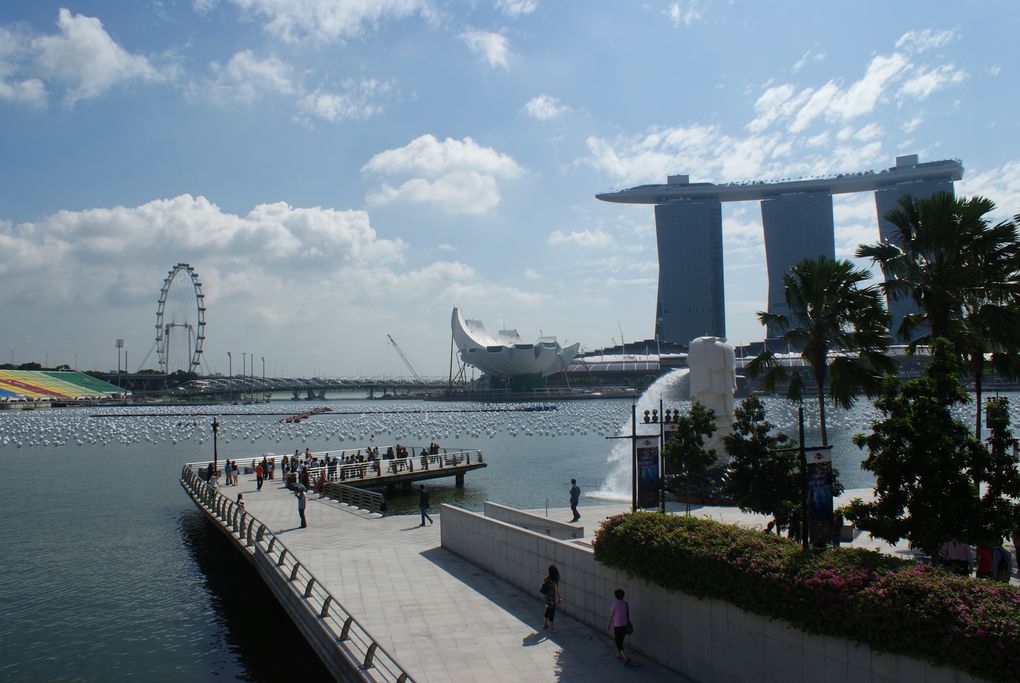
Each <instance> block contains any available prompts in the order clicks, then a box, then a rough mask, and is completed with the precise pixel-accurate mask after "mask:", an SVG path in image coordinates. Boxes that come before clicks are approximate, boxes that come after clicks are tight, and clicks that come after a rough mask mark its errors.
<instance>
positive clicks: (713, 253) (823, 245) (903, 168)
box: [596, 155, 963, 344]
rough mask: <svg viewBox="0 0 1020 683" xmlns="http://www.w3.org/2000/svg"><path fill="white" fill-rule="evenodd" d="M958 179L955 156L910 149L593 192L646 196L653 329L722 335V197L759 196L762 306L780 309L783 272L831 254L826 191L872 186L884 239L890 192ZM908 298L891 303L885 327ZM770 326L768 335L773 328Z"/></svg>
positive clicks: (683, 336)
mask: <svg viewBox="0 0 1020 683" xmlns="http://www.w3.org/2000/svg"><path fill="white" fill-rule="evenodd" d="M961 178H963V166H962V164H961V163H960V162H959V161H956V160H947V161H933V162H927V163H919V162H918V160H917V155H908V156H902V157H897V159H896V165H895V166H894V167H892V168H889V169H887V170H884V171H879V172H873V171H867V172H860V173H841V174H839V175H835V176H828V177H822V178H809V179H783V180H780V181H778V182H763V181H753V182H745V183H726V184H719V185H717V184H715V183H692V182H690V180H689V177H688V176H686V175H675V176H669V177H668V178H667V182H666V184H655V185H639V186H637V187H632V188H630V189H627V190H620V191H619V192H607V193H605V194H599V195H596V197H597V198H598V199H601V200H603V201H607V202H621V203H626V204H654V205H655V230H656V241H657V244H658V250H659V291H658V301H657V303H656V309H655V310H656V314H655V337H656V339H659V340H661V341H669V342H676V343H680V344H688V343H690V341H691V340H692V339H695V338H697V337H700V336H706V335H712V336H720V337H721V336H725V334H726V316H725V308H726V307H725V298H724V294H723V277H724V276H723V253H722V210H721V202H737V201H759V202H761V211H762V224H763V228H764V232H765V252H766V256H765V259H766V268H767V270H768V281H769V292H768V304H767V310H768V311H769V312H770V313H781V314H786V313H788V309H787V307H786V299H785V296H784V294H783V275H784V274H785V273H786V272H788V271H789V269H790V267H791V266H793V265H794V264H796V263H798V262H799V261H801V260H803V259H804V258H808V257H810V258H817V257H818V256H828V257H833V256H834V254H835V238H834V235H833V229H834V223H833V217H832V195H833V194H842V193H852V192H874V193H875V203H876V206H877V208H878V214H879V219H880V220H879V231H880V232H879V234H880V237H881V239H883V240H885V239H890V238H891V236H892V226H891V225H889V224H888V223H887V222H886V221H884V220H883V219H882V217H883V216H884V215H885V213H886V212H887V211H888V209H891V208H893V207H895V206H896V203H897V202H898V201H899V198H900V197H901V196H903V195H904V194H910V195H912V196H914V198H920V197H926V196H929V195H931V194H933V193H935V192H938V191H942V190H945V191H949V192H952V189H953V181H955V180H960V179H961ZM910 307H911V304H910V302H909V301H906V302H893V304H892V306H891V311H892V315H893V319H894V322H893V328H892V329H893V330H895V329H896V327H897V326H898V324H899V320H901V319H902V317H903V315H904V312H905V311H906V310H909V309H910ZM777 332H778V331H776V330H769V331H768V336H770V337H772V336H777Z"/></svg>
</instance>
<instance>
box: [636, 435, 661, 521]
mask: <svg viewBox="0 0 1020 683" xmlns="http://www.w3.org/2000/svg"><path fill="white" fill-rule="evenodd" d="M634 445H635V458H636V460H637V462H636V463H635V465H636V467H637V506H638V507H639V508H651V507H658V505H659V438H658V437H657V436H654V437H647V438H645V437H643V438H639V439H638V440H637V441H636V443H635V444H634Z"/></svg>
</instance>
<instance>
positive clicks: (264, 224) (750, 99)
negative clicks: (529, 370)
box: [0, 0, 1020, 376]
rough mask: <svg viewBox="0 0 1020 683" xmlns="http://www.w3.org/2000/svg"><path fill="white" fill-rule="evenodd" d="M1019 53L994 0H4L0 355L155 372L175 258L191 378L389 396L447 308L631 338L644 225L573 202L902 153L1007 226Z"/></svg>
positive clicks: (862, 213)
mask: <svg viewBox="0 0 1020 683" xmlns="http://www.w3.org/2000/svg"><path fill="white" fill-rule="evenodd" d="M1018 30H1020V12H1018V11H1017V7H1016V4H1015V1H1014V0H1003V1H994V0H989V1H986V2H980V3H974V4H970V5H967V8H966V11H963V8H962V6H961V5H960V4H959V3H949V2H944V1H942V0H926V1H925V2H918V1H914V0H907V1H903V2H895V3H890V2H887V1H877V0H876V1H871V0H862V1H859V2H854V3H819V2H792V1H783V0H778V1H777V2H769V3H762V2H757V1H753V0H730V1H718V2H714V1H712V0H688V1H686V2H669V1H654V0H647V1H645V2H602V1H597V2H596V1H592V0H588V1H585V2H582V1H580V0H462V1H459V2H447V1H445V0H162V1H157V0H138V1H136V2H130V3H126V2H93V1H81V2H70V1H69V0H64V1H63V2H56V3H51V2H47V1H46V0H30V1H24V2H21V1H17V0H7V1H6V2H4V3H0V320H3V325H2V327H0V329H2V332H0V362H9V361H10V359H12V358H13V360H14V361H15V362H17V363H23V362H27V361H32V360H35V361H39V362H46V361H48V362H49V364H50V365H56V364H57V363H68V364H71V365H74V364H75V363H77V367H79V369H94V368H95V369H110V368H113V367H115V366H116V364H117V351H116V349H115V348H114V341H115V339H124V340H125V345H126V350H127V353H128V354H129V355H128V366H129V367H130V368H131V369H132V370H134V369H136V368H137V367H138V366H139V365H141V364H142V361H143V360H145V359H147V360H146V362H145V367H155V354H154V353H152V352H151V350H152V348H153V346H154V338H155V322H156V309H157V301H158V299H159V295H160V288H161V287H162V285H163V279H164V278H165V277H166V276H167V274H168V272H169V270H170V269H171V268H173V266H174V264H177V263H182V262H183V263H189V264H191V265H192V266H193V267H194V269H195V272H196V273H197V275H198V278H199V279H200V281H201V283H202V288H203V292H204V294H205V304H206V309H207V310H206V329H205V333H206V339H205V349H204V351H205V360H204V363H203V367H202V369H203V371H209V372H214V373H215V372H226V371H227V369H228V363H230V364H232V370H233V371H234V372H235V373H237V372H239V367H240V359H241V356H242V353H244V354H245V355H246V356H248V357H255V358H258V359H259V362H258V363H257V365H256V367H255V374H260V373H261V371H262V366H261V360H262V359H265V365H266V372H267V374H269V375H277V376H295V375H303V376H311V375H318V376H326V375H329V376H387V375H389V376H406V375H408V374H409V371H408V370H407V369H406V368H405V367H404V365H403V363H402V361H401V359H400V357H399V355H398V354H397V352H396V351H395V350H394V349H393V348H392V347H391V346H390V344H389V341H388V339H387V336H386V335H387V334H390V335H392V336H393V337H394V339H396V341H397V342H398V344H399V345H400V347H401V349H402V350H403V351H404V353H405V354H406V355H407V356H408V357H409V358H410V360H411V362H412V363H413V364H414V365H415V366H416V368H417V371H418V372H419V373H421V374H423V375H433V376H445V375H446V374H447V373H448V371H449V365H450V313H451V310H452V308H453V307H454V306H459V307H461V309H462V310H463V311H464V313H465V315H466V317H468V318H474V319H478V320H481V321H483V322H484V323H485V325H486V326H487V327H488V328H489V329H491V330H498V329H501V328H513V329H517V330H518V331H519V332H520V334H521V336H522V337H523V338H524V339H525V340H526V341H527V340H532V339H534V338H536V337H538V336H539V335H555V336H557V337H558V339H559V340H560V342H561V343H574V342H580V343H581V344H582V348H584V349H596V348H599V347H602V346H608V345H612V344H614V343H616V342H618V341H619V340H620V339H621V338H622V339H623V340H624V341H627V342H630V341H634V340H640V339H646V338H649V337H652V336H653V333H654V312H655V297H656V282H657V274H658V263H657V254H656V247H655V232H654V216H653V209H652V207H650V206H629V205H621V204H611V203H606V202H601V201H598V200H596V199H595V194H597V193H599V192H605V191H609V190H613V189H622V188H625V187H629V186H632V185H637V184H642V183H653V182H665V178H666V175H667V174H676V173H687V174H690V176H691V181H692V182H730V181H744V180H768V179H778V178H787V177H803V176H810V175H819V174H835V173H846V172H856V171H863V170H880V169H884V168H888V167H889V166H892V165H893V163H894V158H895V157H896V156H897V155H900V154H913V153H916V154H919V155H920V158H921V160H922V161H934V160H938V159H949V158H957V159H961V160H962V162H963V165H964V168H965V175H964V179H963V181H961V182H959V183H957V188H956V189H957V193H958V194H962V195H965V196H972V195H977V194H980V195H983V196H986V197H989V198H990V199H992V200H993V201H995V202H996V204H997V205H998V209H997V215H996V217H997V218H1008V217H1010V216H1012V215H1014V214H1016V213H1020V147H1018V145H1017V140H1018V139H1020V135H1018V134H1020V117H1018V116H1017V111H1018V109H1020V107H1018V105H1020V87H1018V83H1020V80H1018V68H1020V53H1018V52H1017V50H1016V47H1015V44H1016V35H1017V33H1018ZM834 205H835V221H836V249H837V256H839V257H851V256H852V254H853V252H854V250H855V248H856V246H857V245H858V244H860V243H863V242H873V241H876V240H877V239H878V229H877V219H876V215H875V213H876V212H875V206H874V200H873V198H872V196H870V195H867V194H864V195H841V196H837V197H835V198H834ZM723 237H724V264H725V265H724V268H725V293H726V327H727V335H728V338H729V340H730V341H732V342H735V343H743V342H748V341H753V340H758V339H760V338H761V337H762V336H763V330H762V328H761V327H760V326H759V325H758V323H757V320H756V317H755V313H756V312H757V311H760V310H762V309H764V307H765V301H766V293H767V291H766V290H767V279H766V274H765V256H764V246H763V241H762V232H761V217H760V210H759V207H758V205H757V203H755V202H744V203H728V204H724V205H723ZM862 265H869V264H867V263H862ZM180 282H181V281H179V280H175V287H176V285H177V284H179V283H180ZM186 291H187V290H180V292H185V293H186ZM180 292H178V294H180ZM181 296H182V297H183V296H184V295H183V294H181ZM180 302H181V305H182V306H185V307H186V306H187V300H186V298H182V299H181V300H180ZM182 338H183V337H181V336H180V335H177V336H176V337H175V339H176V340H180V339H182ZM147 352H149V353H147ZM228 352H230V353H231V356H232V359H231V360H229V361H228V357H227V354H228ZM185 355H186V352H185ZM171 369H174V368H173V367H172V368H171Z"/></svg>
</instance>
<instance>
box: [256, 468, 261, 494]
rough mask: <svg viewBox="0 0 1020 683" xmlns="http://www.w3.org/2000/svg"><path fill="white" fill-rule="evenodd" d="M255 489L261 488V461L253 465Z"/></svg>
mask: <svg viewBox="0 0 1020 683" xmlns="http://www.w3.org/2000/svg"><path fill="white" fill-rule="evenodd" d="M255 490H256V491H261V490H262V463H259V464H258V465H255Z"/></svg>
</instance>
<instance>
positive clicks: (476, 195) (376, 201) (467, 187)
mask: <svg viewBox="0 0 1020 683" xmlns="http://www.w3.org/2000/svg"><path fill="white" fill-rule="evenodd" d="M365 200H366V201H367V202H368V204H369V205H370V206H381V205H384V204H391V203H393V202H413V203H416V204H436V205H437V206H439V207H440V208H442V209H443V210H444V211H447V212H448V213H452V214H473V215H479V214H484V213H488V212H489V211H491V210H492V209H494V208H496V206H497V205H499V202H500V194H499V188H498V187H497V185H496V179H495V178H493V177H492V176H487V175H482V174H481V173H477V172H475V171H454V172H452V173H447V174H446V175H443V176H441V177H440V178H437V179H436V180H427V179H425V178H412V179H411V180H408V181H406V182H404V183H402V184H401V185H399V186H397V187H393V186H391V185H389V184H388V183H383V184H382V186H381V187H380V188H379V189H377V190H375V191H373V192H370V193H369V194H368V195H367V197H366V198H365Z"/></svg>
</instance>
